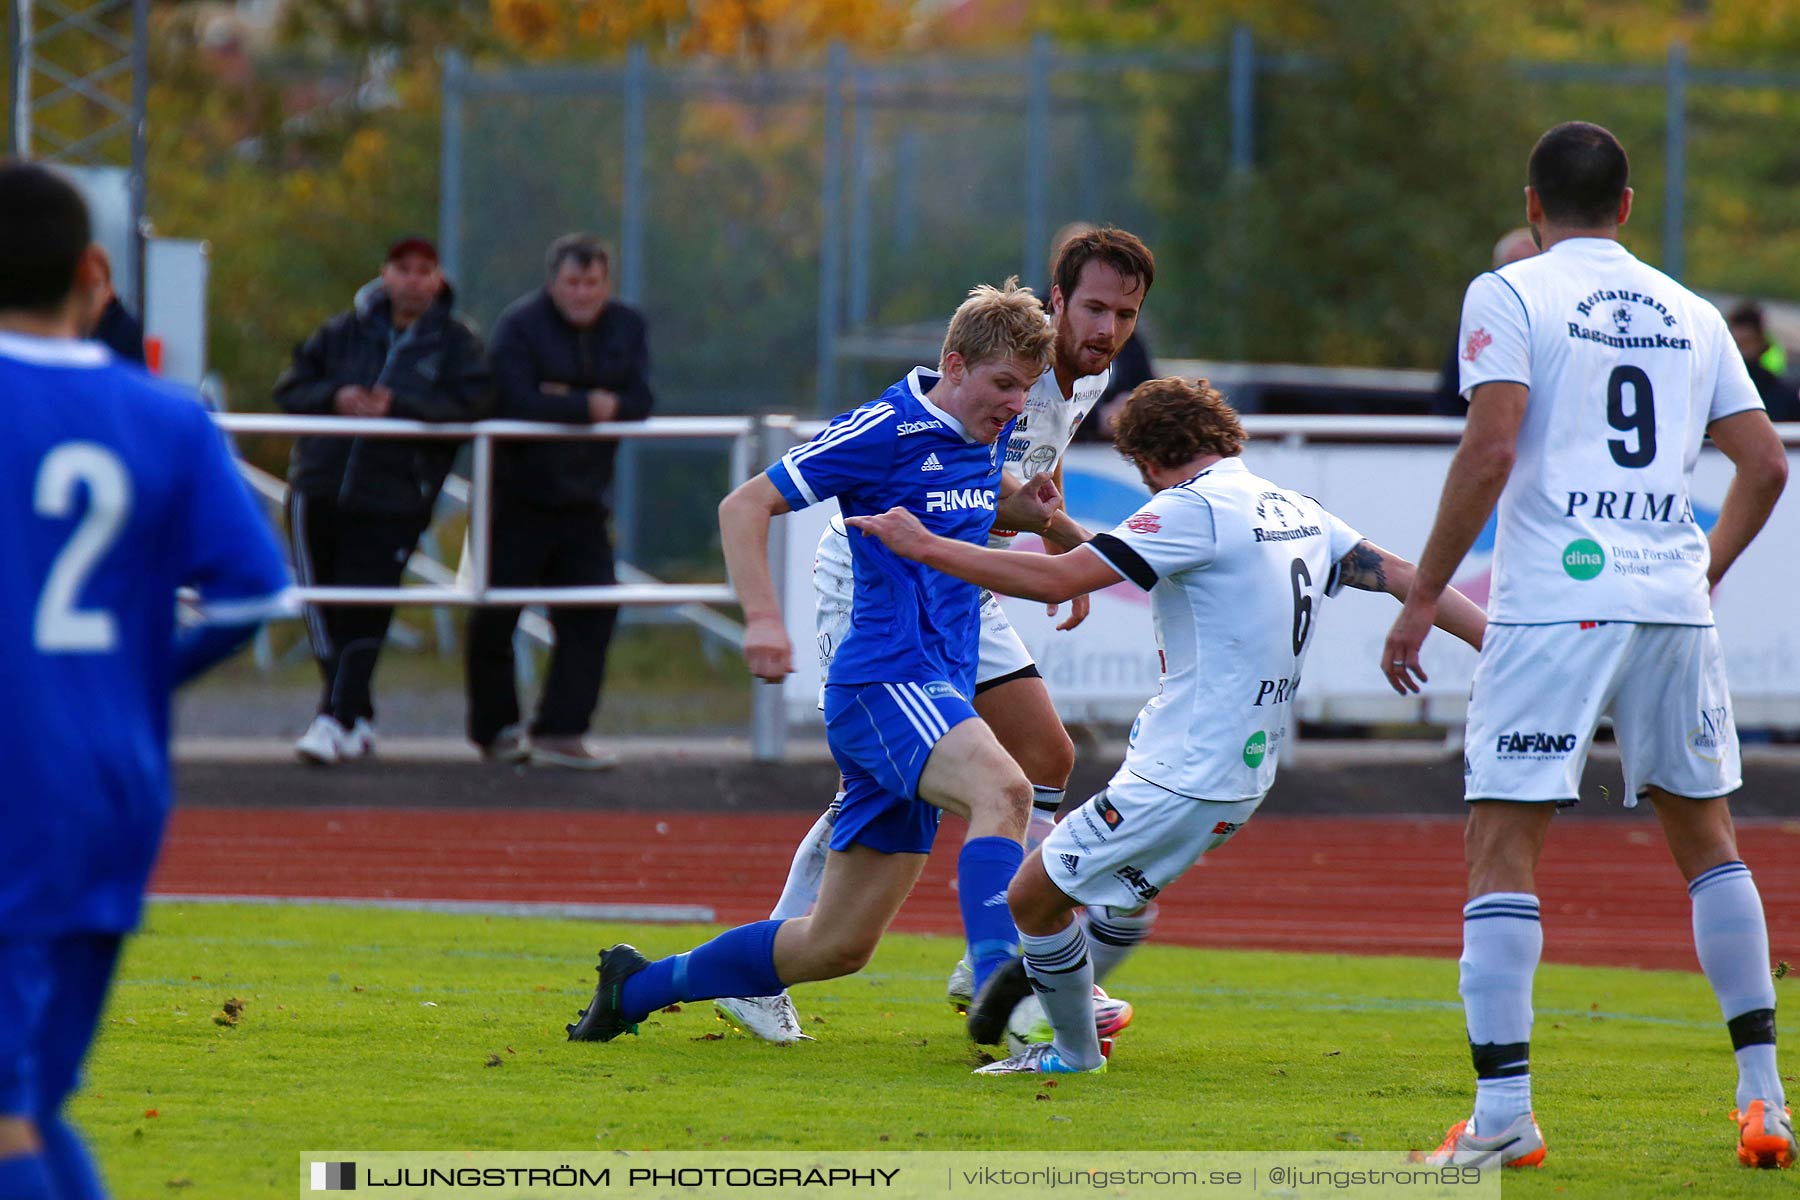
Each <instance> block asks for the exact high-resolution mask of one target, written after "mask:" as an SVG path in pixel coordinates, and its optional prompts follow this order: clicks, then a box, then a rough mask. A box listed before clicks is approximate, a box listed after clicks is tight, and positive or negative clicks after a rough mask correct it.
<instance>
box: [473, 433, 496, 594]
mask: <svg viewBox="0 0 1800 1200" xmlns="http://www.w3.org/2000/svg"><path fill="white" fill-rule="evenodd" d="M493 487H494V439H493V437H492V436H491V435H489V433H488V432H487V431H486V430H485V429H482V428H480V426H479V425H477V427H476V429H475V445H474V446H473V448H472V449H471V452H470V464H469V590H470V594H471V596H472V597H473V598H474V599H475V600H476V601H477V602H480V601H481V600H482V599H484V598H486V596H487V591H488V538H489V537H490V536H491V535H492V533H493Z"/></svg>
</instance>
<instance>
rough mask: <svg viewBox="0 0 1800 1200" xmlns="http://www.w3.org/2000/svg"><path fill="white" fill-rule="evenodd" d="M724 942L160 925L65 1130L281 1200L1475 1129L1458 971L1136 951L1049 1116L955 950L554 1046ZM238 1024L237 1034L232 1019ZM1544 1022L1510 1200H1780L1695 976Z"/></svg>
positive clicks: (1363, 1139)
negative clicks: (377, 1177)
mask: <svg viewBox="0 0 1800 1200" xmlns="http://www.w3.org/2000/svg"><path fill="white" fill-rule="evenodd" d="M708 932H709V931H708V930H705V929H701V928H693V927H668V926H662V927H641V928H621V927H616V926H602V927H596V926H594V925H593V924H591V923H583V922H570V921H548V920H521V919H509V918H491V919H484V918H478V917H453V916H434V915H424V914H411V913H402V912H392V911H377V910H354V909H352V910H344V909H335V908H285V907H277V908H269V907H261V906H256V907H242V906H232V907H214V906H210V905H193V906H182V905H176V904H171V903H159V904H153V905H152V906H151V909H150V916H149V920H148V925H147V928H146V930H145V932H144V933H143V934H141V935H140V936H139V937H138V938H136V939H135V940H134V941H133V942H132V944H131V946H130V948H129V950H128V952H127V954H126V957H125V960H124V963H123V966H122V968H121V972H120V978H119V981H118V983H117V985H116V986H115V988H114V990H113V995H112V1000H111V1004H110V1006H109V1009H108V1011H107V1014H106V1017H105V1019H104V1021H103V1023H102V1026H101V1034H100V1039H99V1042H98V1044H97V1046H96V1049H95V1051H94V1054H93V1055H92V1058H91V1061H90V1065H89V1069H88V1071H87V1084H86V1087H85V1088H84V1089H83V1091H82V1092H81V1093H80V1094H79V1095H78V1097H77V1098H76V1099H75V1101H74V1103H73V1105H72V1109H73V1112H72V1115H73V1118H74V1119H75V1121H76V1122H77V1123H78V1124H80V1125H81V1127H82V1128H83V1129H84V1131H85V1132H86V1133H87V1135H88V1137H89V1138H90V1140H91V1142H92V1144H93V1145H94V1147H95V1150H96V1151H97V1155H98V1158H99V1160H100V1163H101V1166H102V1169H103V1170H104V1172H105V1174H106V1176H107V1179H108V1183H109V1185H110V1187H111V1189H112V1191H113V1193H114V1194H117V1195H121V1196H153V1195H163V1194H166V1193H167V1192H168V1186H167V1185H169V1184H170V1182H171V1181H172V1180H176V1179H180V1180H185V1181H186V1183H185V1184H183V1185H181V1186H180V1194H181V1195H183V1196H185V1197H191V1198H192V1200H203V1198H205V1200H210V1198H213V1197H220V1198H224V1197H230V1198H231V1200H246V1198H249V1197H262V1196H269V1197H275V1196H291V1195H292V1194H293V1188H294V1171H295V1168H296V1163H297V1154H298V1152H299V1151H301V1150H305V1149H322V1148H336V1149H366V1150H380V1149H414V1150H431V1149H440V1150H542V1151H558V1150H606V1149H613V1148H621V1149H638V1148H657V1149H684V1150H701V1149H732V1150H773V1149H799V1148H820V1147H826V1148H837V1149H854V1150H875V1149H883V1150H899V1149H907V1150H939V1151H945V1150H974V1149H1034V1150H1048V1149H1057V1150H1097V1151H1108V1152H1120V1151H1129V1150H1139V1149H1180V1150H1316V1149H1328V1150H1341V1149H1345V1148H1347V1147H1355V1148H1360V1149H1364V1150H1376V1149H1406V1148H1409V1147H1411V1148H1430V1147H1433V1146H1435V1145H1436V1143H1437V1141H1438V1140H1439V1138H1441V1137H1442V1134H1443V1131H1444V1129H1445V1128H1446V1127H1447V1126H1449V1125H1450V1124H1451V1123H1452V1122H1453V1121H1456V1120H1459V1119H1461V1118H1462V1117H1465V1116H1467V1114H1468V1109H1469V1098H1470V1091H1471V1080H1470V1075H1469V1064H1468V1055H1467V1044H1466V1038H1465V1034H1464V1031H1463V1027H1462V1012H1461V1008H1460V1006H1459V1004H1458V1003H1457V1000H1456V966H1455V963H1454V962H1453V961H1452V960H1450V959H1440V960H1423V959H1402V958H1346V957H1338V956H1331V955H1281V954H1265V953H1243V952H1227V951H1196V950H1183V949H1177V948H1173V947H1161V946H1149V947H1146V948H1144V949H1143V950H1142V951H1140V952H1139V953H1138V955H1137V956H1135V957H1134V958H1133V959H1132V960H1131V961H1130V962H1129V963H1127V964H1126V965H1125V966H1124V967H1123V968H1122V969H1121V971H1120V974H1119V977H1118V979H1117V980H1116V981H1115V984H1114V986H1113V988H1112V990H1114V991H1115V992H1116V993H1117V994H1119V995H1121V996H1125V997H1128V998H1129V999H1131V1000H1132V1001H1133V1003H1134V1004H1135V1005H1136V1006H1137V1010H1138V1016H1137V1020H1136V1022H1135V1023H1134V1024H1133V1026H1132V1027H1131V1029H1129V1030H1128V1031H1127V1032H1126V1033H1125V1034H1124V1035H1123V1036H1122V1037H1121V1038H1120V1041H1119V1046H1118V1050H1117V1052H1116V1053H1115V1056H1114V1060H1113V1066H1112V1069H1111V1070H1110V1071H1109V1072H1108V1073H1107V1074H1106V1075H1105V1076H1103V1077H1100V1078H1092V1079H1088V1078H1065V1079H1063V1080H1061V1081H1060V1082H1059V1084H1058V1086H1056V1087H1055V1088H1054V1089H1053V1090H1052V1089H1050V1088H1048V1087H1044V1086H1040V1085H1039V1084H1038V1083H1036V1082H1034V1081H1033V1080H1031V1079H1018V1078H1011V1079H973V1078H971V1077H970V1075H969V1072H970V1070H971V1069H972V1068H973V1067H974V1066H975V1065H976V1064H977V1063H978V1062H980V1061H981V1060H980V1058H979V1057H978V1055H977V1052H976V1051H975V1050H974V1048H973V1047H971V1046H970V1044H969V1043H968V1041H967V1040H966V1039H965V1038H964V1036H963V1033H962V1030H961V1027H960V1023H959V1022H958V1021H957V1019H956V1018H955V1017H954V1016H953V1015H952V1013H951V1012H950V1010H949V1008H948V1007H947V1006H946V1005H945V1004H944V1002H943V979H944V975H945V973H946V971H947V970H948V968H949V966H950V964H951V962H952V961H953V960H954V959H955V956H956V953H957V947H956V944H955V943H953V942H952V941H950V940H949V939H943V938H919V937H900V936H895V937H890V938H888V939H887V940H886V941H885V942H884V943H883V944H882V947H881V949H880V951H879V952H878V953H877V955H876V958H875V960H874V962H873V964H871V966H870V967H869V968H868V969H867V970H865V971H864V972H863V973H861V974H859V975H856V976H852V977H850V978H847V979H841V980H835V981H832V982H829V983H821V984H809V985H805V986H802V987H799V988H796V989H795V999H796V1002H797V1004H798V1005H799V1008H800V1011H801V1014H802V1017H803V1019H805V1020H806V1021H807V1022H808V1025H807V1028H808V1030H809V1031H810V1032H812V1033H814V1034H816V1035H817V1036H818V1038H819V1040H818V1041H816V1042H813V1043H807V1044H802V1045H799V1046H793V1047H775V1046H770V1045H767V1044H765V1043H762V1042H758V1041H754V1040H751V1039H750V1038H748V1037H745V1036H743V1035H739V1034H736V1033H727V1027H726V1026H724V1025H722V1024H721V1023H719V1022H718V1021H716V1020H715V1019H714V1018H713V1014H712V1009H711V1006H710V1005H707V1004H689V1005H685V1006H683V1008H684V1011H682V1012H680V1013H660V1014H657V1015H655V1016H653V1017H652V1018H651V1019H650V1020H649V1021H647V1022H646V1023H645V1024H644V1026H643V1028H642V1036H640V1037H636V1038H630V1037H628V1038H624V1039H621V1040H619V1041H616V1042H611V1043H608V1044H605V1045H595V1044H578V1045H571V1044H570V1043H568V1042H567V1041H565V1040H564V1036H563V1024H564V1022H566V1021H568V1020H570V1019H571V1018H572V1017H573V1016H574V1013H575V1010H576V1009H577V1008H579V1007H580V1006H582V1005H583V1004H585V1003H586V1002H587V999H588V997H589V995H590V993H591V990H592V987H593V982H594V974H593V969H592V962H593V959H592V957H591V956H592V953H593V950H594V947H595V946H599V945H607V944H610V943H612V942H613V941H616V940H619V939H621V938H626V939H629V940H630V941H632V942H633V943H635V944H636V945H638V946H639V947H641V948H643V949H644V950H645V951H646V952H647V953H649V954H651V955H653V956H654V955H658V954H663V953H670V952H673V951H675V950H678V949H681V948H685V947H688V946H691V945H693V944H695V942H696V941H697V940H698V939H700V938H701V937H704V936H706V935H707V933H708ZM1784 986H1785V985H1784ZM227 1000H237V1001H242V1002H245V1003H244V1004H243V1005H242V1008H241V1011H240V1012H239V1013H238V1017H237V1023H236V1024H219V1023H216V1021H215V1014H218V1013H222V1012H224V1011H225V1010H224V1008H223V1006H224V1004H225V1002H226V1001H227ZM1536 1004H1537V1026H1536V1029H1535V1031H1534V1038H1533V1047H1532V1048H1533V1064H1532V1065H1533V1072H1532V1075H1533V1083H1534V1095H1535V1100H1536V1104H1537V1113H1538V1116H1539V1118H1540V1120H1541V1122H1542V1124H1543V1127H1544V1132H1545V1136H1546V1138H1547V1139H1548V1142H1549V1146H1550V1158H1549V1161H1548V1163H1547V1165H1546V1166H1545V1168H1544V1169H1543V1170H1542V1171H1536V1172H1528V1173H1525V1174H1523V1175H1518V1176H1508V1178H1507V1180H1506V1185H1505V1187H1506V1194H1507V1196H1508V1197H1514V1196H1545V1197H1550V1196H1554V1195H1561V1194H1567V1195H1571V1196H1582V1197H1596V1196H1599V1197H1613V1196H1617V1197H1632V1198H1635V1197H1641V1196H1646V1195H1652V1194H1656V1195H1663V1194H1674V1195H1690V1194H1691V1195H1702V1196H1749V1195H1762V1194H1764V1193H1766V1192H1767V1191H1768V1188H1767V1187H1766V1186H1764V1185H1768V1184H1772V1183H1777V1182H1779V1181H1776V1180H1770V1179H1766V1178H1760V1177H1758V1176H1756V1175H1754V1174H1753V1173H1751V1172H1747V1171H1743V1170H1741V1169H1740V1168H1739V1167H1738V1166H1737V1164H1736V1161H1735V1159H1734V1158H1733V1154H1732V1143H1733V1139H1734V1137H1735V1130H1734V1129H1733V1127H1732V1126H1731V1124H1730V1123H1729V1122H1728V1121H1727V1120H1726V1118H1725V1113H1726V1111H1727V1109H1728V1108H1729V1107H1730V1100H1731V1086H1732V1077H1733V1068H1732V1062H1731V1057H1730V1053H1729V1051H1728V1050H1727V1048H1726V1041H1725V1039H1724V1037H1723V1035H1722V1031H1721V1030H1720V1029H1719V1026H1718V1016H1717V1007H1716V1006H1715V1005H1714V1004H1713V1001H1712V998H1711V996H1710V995H1709V994H1708V993H1707V989H1706V984H1705V982H1704V980H1702V979H1701V978H1700V976H1699V975H1697V974H1694V973H1677V972H1637V971H1624V970H1601V969H1589V968H1579V967H1566V966H1546V967H1544V968H1543V969H1542V970H1541V971H1540V972H1539V976H1538V989H1537V996H1536ZM722 1033H726V1034H727V1036H725V1037H724V1038H723V1039H722V1040H712V1038H713V1036H714V1035H716V1034H722ZM494 1059H497V1060H498V1062H497V1063H492V1060H494ZM491 1063H492V1065H490V1064H491ZM150 1110H155V1115H154V1116H150V1115H148V1113H149V1112H150ZM1351 1138H1355V1139H1359V1140H1358V1141H1351V1140H1349V1139H1351ZM1689 1182H1691V1183H1692V1184H1693V1188H1692V1190H1684V1189H1683V1185H1684V1184H1686V1183H1689Z"/></svg>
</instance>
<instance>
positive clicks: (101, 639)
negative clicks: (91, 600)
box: [32, 442, 131, 654]
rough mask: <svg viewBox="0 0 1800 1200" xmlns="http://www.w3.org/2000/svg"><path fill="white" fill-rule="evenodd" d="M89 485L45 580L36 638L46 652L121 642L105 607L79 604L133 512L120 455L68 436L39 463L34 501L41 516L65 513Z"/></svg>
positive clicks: (103, 648) (89, 650)
mask: <svg viewBox="0 0 1800 1200" xmlns="http://www.w3.org/2000/svg"><path fill="white" fill-rule="evenodd" d="M78 485H81V486H85V487H86V489H87V512H86V513H85V514H83V516H82V518H81V524H79V525H77V526H76V527H75V536H74V537H71V538H70V539H69V544H68V545H66V546H64V547H63V549H62V553H61V554H58V555H57V556H56V562H55V563H53V564H52V565H51V567H50V576H49V578H48V579H46V580H45V581H44V593H43V595H42V596H41V597H39V598H38V606H37V622H36V625H35V627H34V630H33V640H34V641H35V642H36V643H37V648H38V649H39V650H41V651H44V652H45V653H57V652H61V653H65V654H68V653H74V654H104V653H106V652H107V651H109V650H111V649H112V648H113V647H114V646H115V645H117V643H118V640H119V630H118V624H117V622H115V621H114V620H113V615H112V614H111V613H109V612H107V611H105V610H104V609H88V610H85V611H84V610H82V609H79V608H76V607H75V602H76V600H77V599H79V598H80V596H81V589H82V586H83V585H84V584H85V583H87V580H88V576H89V575H90V574H91V573H92V572H93V569H94V564H95V563H97V562H99V561H100V558H101V556H102V555H104V554H105V553H106V552H107V550H108V549H110V548H111V547H112V544H113V542H114V540H115V539H117V538H118V536H119V530H120V529H122V528H124V526H125V520H126V518H127V517H128V516H129V515H130V513H131V476H130V475H128V474H126V473H125V464H123V463H121V462H120V461H119V457H118V455H116V454H114V453H113V452H112V451H111V450H108V449H107V448H106V447H104V446H98V445H95V444H94V443H93V442H64V443H63V444H62V445H60V446H58V447H57V448H56V449H54V450H52V451H51V452H50V453H49V454H47V455H45V456H44V464H43V466H41V467H39V468H38V477H37V492H36V495H35V496H34V498H33V502H32V507H33V508H34V509H35V510H36V512H37V514H38V516H40V517H53V518H54V517H66V516H68V515H69V514H70V513H71V512H73V511H74V509H75V497H76V492H77V486H78Z"/></svg>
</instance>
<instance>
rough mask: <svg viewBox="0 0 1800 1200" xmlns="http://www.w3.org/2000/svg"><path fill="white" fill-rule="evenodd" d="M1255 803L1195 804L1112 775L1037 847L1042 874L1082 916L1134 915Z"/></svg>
mask: <svg viewBox="0 0 1800 1200" xmlns="http://www.w3.org/2000/svg"><path fill="white" fill-rule="evenodd" d="M1262 802H1263V797H1262V796H1258V797H1256V798H1255V799H1254V800H1234V801H1212V800H1196V799H1194V798H1193V797H1191V796H1182V795H1179V794H1177V793H1175V792H1171V791H1169V790H1168V789H1166V788H1162V787H1158V786H1157V785H1156V784H1154V783H1150V782H1149V781H1147V780H1144V779H1139V778H1138V777H1137V776H1136V775H1129V774H1127V773H1126V772H1124V771H1120V772H1119V773H1118V774H1117V775H1115V776H1113V779H1112V782H1111V783H1109V784H1107V785H1106V790H1105V791H1103V792H1101V793H1100V794H1099V795H1097V796H1094V797H1092V798H1091V799H1089V800H1088V802H1087V803H1086V804H1083V805H1082V806H1081V807H1080V808H1077V809H1076V810H1075V811H1074V812H1072V813H1070V814H1069V815H1068V816H1066V817H1064V818H1063V819H1062V820H1061V821H1060V822H1058V823H1057V826H1056V828H1055V829H1054V830H1052V831H1051V833H1050V836H1049V837H1047V838H1045V839H1044V844H1043V846H1042V848H1041V849H1042V854H1043V856H1044V871H1045V873H1046V874H1048V875H1049V876H1050V882H1052V883H1054V884H1055V885H1056V886H1057V887H1058V888H1060V889H1061V890H1062V891H1063V892H1064V893H1066V894H1067V895H1068V896H1069V897H1070V898H1071V899H1074V900H1078V901H1080V902H1081V903H1082V904H1085V905H1087V906H1089V907H1090V908H1091V907H1094V906H1096V905H1101V904H1104V905H1108V906H1110V907H1112V908H1116V909H1119V910H1121V911H1128V910H1131V909H1138V908H1142V907H1143V906H1144V905H1146V904H1148V903H1150V901H1152V900H1154V899H1156V897H1157V894H1158V893H1160V892H1161V891H1162V890H1163V889H1164V888H1166V887H1168V886H1169V885H1170V884H1171V883H1174V882H1175V881H1176V880H1177V879H1179V878H1181V876H1182V874H1183V873H1184V872H1185V871H1186V870H1187V869H1188V868H1189V867H1191V866H1193V865H1194V864H1195V863H1196V862H1198V861H1199V859H1200V856H1201V855H1202V854H1205V853H1206V852H1207V851H1209V850H1216V849H1218V848H1219V847H1220V846H1223V845H1224V844H1225V843H1226V842H1228V841H1230V840H1231V837H1232V835H1233V834H1235V833H1236V832H1237V831H1238V830H1240V829H1242V828H1243V827H1244V824H1245V822H1247V821H1249V820H1250V817H1251V815H1252V814H1254V813H1255V812H1256V809H1257V807H1258V806H1259V805H1261V804H1262Z"/></svg>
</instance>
